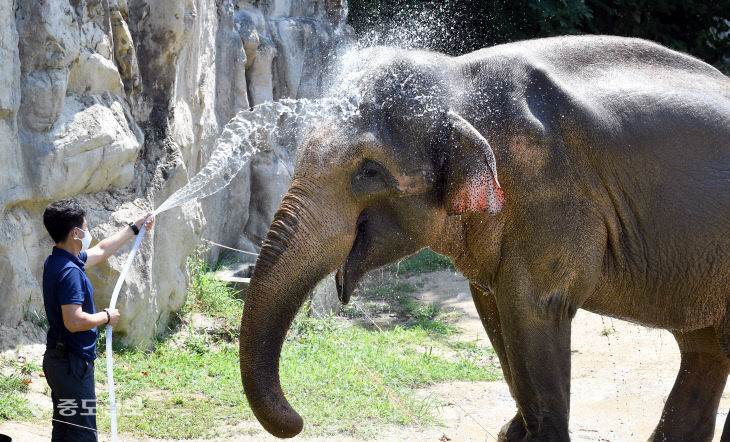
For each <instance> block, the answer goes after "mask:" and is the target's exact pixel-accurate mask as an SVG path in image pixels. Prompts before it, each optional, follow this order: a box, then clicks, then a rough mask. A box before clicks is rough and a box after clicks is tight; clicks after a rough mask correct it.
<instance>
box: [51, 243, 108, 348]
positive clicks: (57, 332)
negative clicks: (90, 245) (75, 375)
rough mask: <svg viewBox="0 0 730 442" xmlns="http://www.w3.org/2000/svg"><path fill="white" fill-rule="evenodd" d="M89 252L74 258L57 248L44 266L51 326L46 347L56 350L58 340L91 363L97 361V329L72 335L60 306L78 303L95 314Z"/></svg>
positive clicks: (82, 308)
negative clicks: (87, 271) (87, 259)
mask: <svg viewBox="0 0 730 442" xmlns="http://www.w3.org/2000/svg"><path fill="white" fill-rule="evenodd" d="M86 258H87V254H86V252H81V253H79V256H78V257H76V256H73V255H72V254H71V253H69V252H67V251H65V250H63V249H59V248H58V247H54V248H53V251H52V252H51V254H50V255H49V256H48V258H47V259H46V262H45V264H43V303H44V304H45V307H46V316H48V322H49V324H50V327H49V329H48V337H47V340H46V345H47V346H48V348H53V347H55V346H56V343H57V342H59V341H62V342H65V343H66V346H67V347H68V351H69V352H71V353H73V354H75V355H77V356H79V357H81V358H83V359H85V360H87V361H89V362H91V361H93V360H94V359H96V339H97V336H98V334H99V332H98V330H97V329H96V327H94V328H92V329H91V330H86V331H80V332H75V333H72V332H70V331H69V330H68V329H67V328H66V326H64V324H63V314H62V313H61V306H62V305H66V304H79V305H81V310H83V311H84V312H86V313H96V308H94V289H93V288H91V282H89V278H88V277H87V276H86V271H85V270H84V265H85V264H86Z"/></svg>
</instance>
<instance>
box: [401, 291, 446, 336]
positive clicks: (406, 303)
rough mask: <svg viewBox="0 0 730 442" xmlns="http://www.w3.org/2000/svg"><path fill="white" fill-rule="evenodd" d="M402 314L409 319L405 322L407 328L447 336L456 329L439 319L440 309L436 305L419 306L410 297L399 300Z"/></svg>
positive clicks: (419, 304)
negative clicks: (417, 328) (415, 328)
mask: <svg viewBox="0 0 730 442" xmlns="http://www.w3.org/2000/svg"><path fill="white" fill-rule="evenodd" d="M399 301H400V304H401V308H402V314H404V315H407V316H409V317H410V319H409V320H408V322H406V326H407V327H419V328H421V329H423V330H426V331H428V332H430V333H433V334H436V335H442V336H448V335H451V334H454V333H456V327H454V326H453V325H451V324H448V323H446V322H444V321H443V320H441V319H440V318H439V316H440V314H441V307H440V306H438V305H436V304H433V303H431V304H421V303H418V302H416V301H414V300H413V298H410V297H403V298H401V299H400V300H399Z"/></svg>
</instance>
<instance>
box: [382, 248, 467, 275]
mask: <svg viewBox="0 0 730 442" xmlns="http://www.w3.org/2000/svg"><path fill="white" fill-rule="evenodd" d="M388 270H390V271H391V272H393V273H396V274H398V275H403V274H407V273H409V274H418V273H425V272H433V271H434V270H454V264H453V263H452V262H451V260H450V259H449V258H447V257H445V256H443V255H439V254H438V253H436V252H434V251H433V250H431V249H423V250H421V251H420V252H418V253H416V254H415V255H413V256H411V257H410V258H406V259H404V260H403V261H401V262H399V263H397V264H393V265H391V266H389V267H388Z"/></svg>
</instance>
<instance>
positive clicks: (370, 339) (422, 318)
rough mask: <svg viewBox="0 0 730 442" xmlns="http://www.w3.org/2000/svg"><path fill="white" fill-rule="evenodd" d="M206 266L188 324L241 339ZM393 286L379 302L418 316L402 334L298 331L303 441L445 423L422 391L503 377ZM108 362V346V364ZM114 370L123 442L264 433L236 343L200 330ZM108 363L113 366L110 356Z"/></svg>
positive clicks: (105, 419)
mask: <svg viewBox="0 0 730 442" xmlns="http://www.w3.org/2000/svg"><path fill="white" fill-rule="evenodd" d="M201 256H202V255H201V254H198V255H194V256H193V257H192V259H191V275H192V276H191V285H190V292H189V297H188V301H187V303H186V306H185V308H184V309H183V311H182V312H181V316H183V317H186V318H188V319H189V318H190V316H191V315H192V314H193V313H202V314H204V315H206V316H209V317H213V318H216V319H219V320H220V321H221V323H222V324H223V325H222V327H223V329H227V327H228V325H226V324H234V323H235V324H236V326H235V329H234V328H230V329H227V331H226V333H231V334H232V335H235V334H236V333H237V332H238V322H239V321H240V317H241V312H242V308H243V302H242V301H240V300H239V299H237V298H236V294H235V293H234V292H233V291H232V290H231V289H229V288H228V287H227V286H225V285H223V284H220V283H219V282H218V281H217V280H215V279H214V278H212V275H211V274H210V272H209V271H208V270H210V268H209V267H208V266H207V263H205V261H204V260H203V259H201V258H200V257H201ZM388 284H389V285H388ZM388 284H386V287H382V286H381V287H374V288H373V290H374V291H375V293H376V296H382V297H384V298H388V299H389V300H390V301H391V302H393V301H394V303H395V304H396V305H398V306H399V307H398V308H399V309H401V310H402V311H401V313H403V314H407V315H408V317H409V318H410V319H409V320H408V322H407V323H406V324H405V325H404V326H402V327H395V328H393V329H390V330H386V331H385V332H382V333H381V332H378V331H369V330H366V329H364V328H362V327H359V326H354V325H350V324H349V323H348V322H343V321H342V320H336V319H335V318H333V317H330V318H326V319H323V320H316V319H313V318H310V317H308V316H307V315H306V312H304V311H302V312H300V314H299V315H298V316H297V318H296V319H295V322H294V324H292V327H291V333H290V334H289V337H288V338H287V341H286V342H285V344H284V348H283V351H282V356H281V360H280V376H281V381H282V387H283V389H284V391H285V393H286V394H287V397H288V399H289V400H290V402H291V403H292V405H293V406H294V408H295V409H296V410H297V411H298V412H299V413H300V414H301V415H302V416H303V417H304V419H305V429H304V435H309V436H319V435H327V434H347V435H352V436H356V437H373V436H375V435H377V434H378V433H377V431H378V429H379V428H382V426H383V425H387V424H399V425H408V426H416V427H420V426H425V425H428V424H432V423H436V422H437V407H438V406H439V405H440V404H439V403H438V401H437V400H436V399H434V398H432V397H424V396H423V395H418V394H416V391H417V389H419V388H422V387H425V386H428V385H431V384H433V383H437V382H446V381H456V380H468V381H482V380H495V379H498V378H499V377H500V372H499V370H498V369H496V368H495V367H494V366H492V365H489V364H488V363H485V362H484V358H483V357H482V354H481V353H480V350H478V348H481V347H478V346H477V347H475V348H477V350H474V351H472V352H469V351H464V350H463V349H461V348H459V349H455V348H453V347H452V344H450V343H449V340H447V339H446V338H447V337H448V336H450V335H452V334H453V333H454V332H455V329H453V328H450V326H449V325H448V324H445V323H443V322H441V321H440V320H439V318H438V317H439V316H440V315H441V313H442V312H441V311H440V309H439V308H438V307H436V306H422V305H419V304H417V303H415V302H412V299H411V298H410V297H408V296H406V295H407V294H408V293H412V292H414V291H416V290H417V287H416V286H415V285H413V284H410V283H407V282H393V283H388ZM409 300H410V301H409ZM234 339H235V337H234ZM100 342H101V340H100ZM482 350H484V351H488V350H485V349H482ZM103 351H104V348H103V345H100V346H99V352H100V353H103ZM446 354H448V355H450V356H449V357H448V358H447V357H445V356H444V355H446ZM114 359H115V363H114V367H115V372H114V375H115V385H116V397H117V405H118V411H119V428H120V431H121V432H123V433H126V434H131V435H134V436H137V437H157V438H199V437H213V436H216V435H225V434H226V433H227V432H230V431H232V432H233V433H234V434H239V433H240V432H241V431H243V432H252V431H253V432H256V431H263V430H262V429H261V427H260V426H259V425H258V423H256V421H255V418H254V416H253V414H252V412H251V410H250V408H249V407H248V405H247V402H246V398H245V396H244V394H243V389H242V386H241V379H240V373H239V363H238V346H237V344H236V342H235V341H233V342H231V341H230V340H228V339H221V336H220V335H219V334H206V333H203V332H201V331H195V330H193V329H190V331H188V332H186V334H184V335H182V336H180V334H178V335H177V339H175V340H172V339H170V338H169V337H168V338H167V339H160V340H158V341H157V342H156V343H155V346H154V348H153V349H151V350H148V351H145V350H141V349H135V348H126V349H124V348H121V349H119V351H115V354H114ZM99 360H100V361H103V360H104V356H103V354H102V357H101V358H100V359H99ZM96 380H97V382H98V383H99V384H101V385H102V386H103V387H99V388H97V396H98V413H99V416H98V424H99V428H100V430H102V431H108V430H109V415H108V411H109V404H108V394H107V393H106V366H105V364H103V363H97V364H96ZM241 422H248V428H249V430H245V429H243V430H242V429H241V427H236V425H238V424H240V423H241ZM234 427H236V428H235V429H234ZM251 428H253V430H251Z"/></svg>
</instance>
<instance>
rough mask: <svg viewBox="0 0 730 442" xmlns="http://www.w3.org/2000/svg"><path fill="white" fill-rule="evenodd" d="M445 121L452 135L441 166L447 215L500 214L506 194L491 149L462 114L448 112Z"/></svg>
mask: <svg viewBox="0 0 730 442" xmlns="http://www.w3.org/2000/svg"><path fill="white" fill-rule="evenodd" d="M446 118H447V120H448V122H447V127H448V128H449V129H450V132H451V133H450V135H449V137H448V141H447V146H446V148H445V149H444V150H445V152H443V153H444V154H445V157H443V158H444V159H443V164H442V165H441V170H442V177H443V191H444V193H443V197H444V198H443V200H444V206H445V208H446V213H447V214H449V215H461V214H463V213H466V212H487V211H488V212H489V213H492V214H497V213H499V212H500V211H502V207H503V206H504V193H503V192H502V188H501V187H500V186H499V181H498V180H497V166H496V162H495V160H494V152H492V148H491V146H490V145H489V143H488V142H487V140H486V139H485V138H484V137H483V136H482V135H481V134H480V133H479V132H478V131H477V130H476V129H475V128H474V126H472V125H471V124H469V122H468V121H466V120H465V119H463V118H462V117H461V116H460V115H458V114H456V113H455V112H453V111H449V112H448V113H447V117H446Z"/></svg>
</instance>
